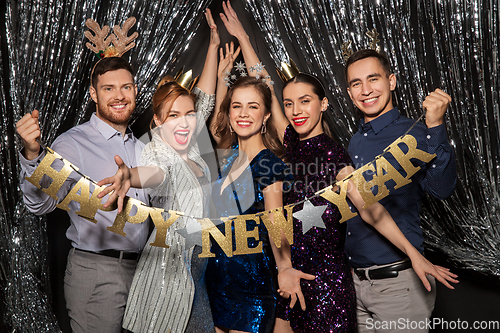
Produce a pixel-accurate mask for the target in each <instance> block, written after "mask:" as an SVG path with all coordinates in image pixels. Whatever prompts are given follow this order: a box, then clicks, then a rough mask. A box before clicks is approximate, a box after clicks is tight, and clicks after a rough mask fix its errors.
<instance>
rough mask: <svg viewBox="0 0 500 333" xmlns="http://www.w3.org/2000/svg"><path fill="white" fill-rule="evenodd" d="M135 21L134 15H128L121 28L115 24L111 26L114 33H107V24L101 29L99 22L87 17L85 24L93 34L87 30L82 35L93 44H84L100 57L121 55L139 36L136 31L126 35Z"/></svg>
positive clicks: (132, 45)
mask: <svg viewBox="0 0 500 333" xmlns="http://www.w3.org/2000/svg"><path fill="white" fill-rule="evenodd" d="M135 22H136V19H135V17H129V18H128V19H127V20H126V21H125V22H124V23H123V28H120V26H118V25H115V26H114V27H113V32H114V34H110V35H108V34H109V30H110V28H109V26H107V25H105V26H103V27H102V29H101V27H100V26H99V23H97V22H96V21H94V20H93V19H87V21H85V25H86V26H87V27H88V28H89V29H90V30H91V31H92V32H93V33H94V34H92V33H91V32H90V31H88V30H87V31H85V33H84V35H85V37H87V38H88V40H89V41H90V42H92V43H94V44H92V43H90V42H87V43H86V44H85V45H86V46H87V47H88V48H89V49H90V50H91V51H93V52H94V53H95V54H96V55H97V56H98V57H99V58H100V59H102V58H106V57H121V56H122V55H123V54H124V53H125V52H127V51H128V50H130V49H131V48H133V47H134V46H135V42H134V40H135V39H136V38H137V37H138V36H139V33H137V31H136V32H134V33H133V34H132V35H130V36H127V34H128V31H129V30H130V28H132V27H133V26H134V24H135ZM111 43H113V45H112V46H110V44H111Z"/></svg>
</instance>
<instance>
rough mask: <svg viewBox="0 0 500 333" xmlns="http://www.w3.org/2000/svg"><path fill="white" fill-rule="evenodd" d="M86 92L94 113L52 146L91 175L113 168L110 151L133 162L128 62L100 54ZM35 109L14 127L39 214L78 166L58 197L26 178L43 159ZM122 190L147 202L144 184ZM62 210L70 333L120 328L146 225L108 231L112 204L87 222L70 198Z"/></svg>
mask: <svg viewBox="0 0 500 333" xmlns="http://www.w3.org/2000/svg"><path fill="white" fill-rule="evenodd" d="M90 95H91V97H92V99H93V100H94V102H95V103H96V113H94V114H93V115H92V117H91V118H90V121H88V122H86V123H84V124H81V125H78V126H76V127H73V128H72V129H70V130H69V131H67V132H65V133H63V134H62V135H60V136H59V137H57V138H56V140H55V141H54V143H53V144H52V149H54V151H55V152H57V153H58V154H60V155H61V156H62V157H63V158H65V159H66V160H68V161H69V162H71V163H72V164H74V165H75V166H77V167H78V168H79V170H80V172H81V173H83V174H84V175H86V176H89V177H90V178H91V179H93V180H96V181H97V180H100V179H102V178H104V177H107V176H109V175H110V174H114V173H115V172H116V169H117V167H116V164H115V161H114V156H115V155H116V154H118V155H120V156H121V157H122V158H123V160H124V163H126V164H127V165H129V166H131V167H134V166H137V163H138V161H139V156H140V152H141V151H142V148H143V147H144V145H143V144H142V143H141V142H140V141H139V140H137V139H136V138H135V137H134V135H133V134H132V132H131V130H130V128H129V127H128V121H129V119H130V116H131V115H132V113H133V112H134V109H135V97H136V95H137V87H136V85H135V82H134V74H133V70H132V67H131V66H130V64H129V63H128V62H127V61H126V60H124V59H122V58H119V57H111V58H104V59H102V60H100V61H99V62H98V63H97V64H96V65H95V67H94V70H93V73H92V77H91V87H90ZM38 115H39V113H38V111H37V110H35V111H33V112H32V113H31V114H29V113H28V114H26V115H25V116H24V117H23V118H22V119H21V120H19V121H18V122H17V124H16V127H17V132H18V133H19V135H20V136H21V138H22V142H23V146H24V148H23V150H22V151H21V153H20V154H19V158H20V162H21V176H20V178H21V190H22V191H23V199H24V202H25V203H26V205H27V207H28V208H29V210H30V211H31V212H33V213H35V214H37V215H42V214H46V213H49V212H51V211H53V210H54V209H55V208H56V204H58V203H60V202H61V201H62V200H63V199H64V198H65V196H66V195H67V194H68V192H69V191H70V189H71V188H72V187H73V186H74V185H75V184H76V183H77V182H78V180H79V179H80V178H81V176H80V175H79V174H77V173H76V172H72V173H71V174H70V175H69V177H68V178H67V179H66V181H65V182H64V184H63V185H62V186H61V188H60V189H59V191H58V192H57V198H58V200H56V199H54V198H53V197H52V196H49V195H48V194H47V193H45V192H43V191H42V190H41V189H38V188H37V187H35V186H34V185H33V184H31V183H30V182H28V181H27V180H26V179H25V177H27V176H31V175H32V174H33V172H34V171H35V169H36V167H37V166H38V164H39V163H40V162H41V161H42V159H43V158H44V157H45V152H44V151H41V149H40V144H39V143H38V141H37V139H39V138H40V127H39V124H38ZM56 164H57V165H56ZM61 167H62V162H61V161H60V160H55V162H54V165H53V168H54V169H56V170H59V168H61ZM49 181H50V179H48V177H46V176H44V178H42V180H41V186H42V187H43V188H46V187H47V186H48V185H49ZM90 191H91V192H92V191H93V185H91V187H90ZM82 195H83V190H82ZM127 196H129V197H131V198H134V199H137V200H140V201H142V202H144V203H146V204H147V203H148V199H147V196H146V194H145V192H144V191H143V190H137V189H130V190H129V191H128V192H127ZM68 208H69V209H70V210H69V212H68V214H69V216H70V219H71V225H70V227H69V228H68V230H67V232H66V237H67V238H68V239H69V240H71V244H72V246H73V249H71V250H70V253H69V255H68V263H67V266H66V273H65V277H64V296H65V299H66V307H67V308H68V314H69V316H70V323H71V329H72V331H73V332H85V333H93V332H117V333H119V332H121V331H122V320H123V313H124V310H125V305H126V303H127V296H128V292H129V289H130V285H131V283H132V278H133V275H134V272H135V268H136V266H137V258H138V256H139V252H140V251H141V250H142V248H143V247H144V244H145V243H146V240H147V237H148V232H149V226H148V223H147V222H144V223H141V224H131V223H127V224H126V225H125V227H124V229H123V231H124V232H125V233H126V237H123V236H121V235H118V234H116V233H113V232H111V231H108V230H107V227H110V226H111V225H113V222H114V220H115V218H116V215H117V210H116V209H115V210H111V211H109V210H108V211H104V210H97V212H96V214H95V217H94V219H95V220H94V221H90V220H88V219H86V218H83V217H81V216H80V215H78V214H77V213H78V211H79V210H80V204H79V203H77V202H76V201H71V202H70V203H69V204H68Z"/></svg>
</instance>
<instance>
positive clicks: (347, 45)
mask: <svg viewBox="0 0 500 333" xmlns="http://www.w3.org/2000/svg"><path fill="white" fill-rule="evenodd" d="M365 35H366V36H368V37H369V38H370V39H371V42H370V44H369V47H370V49H372V50H374V51H377V52H380V45H378V43H379V42H380V39H378V36H379V34H378V32H377V29H375V28H373V29H372V30H368V31H367V32H366V33H365ZM352 53H353V52H352V47H351V41H347V42H344V43H342V56H343V57H344V61H347V59H349V57H350V56H351V55H352Z"/></svg>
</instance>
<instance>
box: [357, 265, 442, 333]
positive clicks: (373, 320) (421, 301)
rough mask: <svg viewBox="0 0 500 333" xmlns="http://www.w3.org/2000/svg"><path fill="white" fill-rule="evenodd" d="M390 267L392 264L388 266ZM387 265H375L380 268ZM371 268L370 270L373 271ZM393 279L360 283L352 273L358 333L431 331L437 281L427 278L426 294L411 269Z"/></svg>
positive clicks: (430, 277) (401, 272)
mask: <svg viewBox="0 0 500 333" xmlns="http://www.w3.org/2000/svg"><path fill="white" fill-rule="evenodd" d="M389 265H390V264H389ZM384 266H387V265H381V266H373V267H370V268H379V267H384ZM370 268H368V269H370ZM398 273H399V274H398V276H397V277H394V278H386V279H379V280H370V279H369V278H368V280H363V281H361V280H360V279H359V277H358V276H357V275H356V274H353V278H354V286H355V287H356V298H357V316H358V332H360V333H365V332H370V333H374V332H384V333H386V332H398V333H405V332H408V333H409V332H411V333H415V332H428V331H429V325H430V322H429V318H430V316H431V314H432V310H433V309H434V301H435V300H436V282H435V279H434V277H432V276H430V275H428V276H427V278H428V280H429V282H430V283H431V291H430V292H429V291H427V290H426V289H425V287H424V285H423V284H422V281H421V280H420V279H419V277H418V276H417V274H415V271H414V270H413V269H412V268H409V269H406V270H403V271H400V272H398Z"/></svg>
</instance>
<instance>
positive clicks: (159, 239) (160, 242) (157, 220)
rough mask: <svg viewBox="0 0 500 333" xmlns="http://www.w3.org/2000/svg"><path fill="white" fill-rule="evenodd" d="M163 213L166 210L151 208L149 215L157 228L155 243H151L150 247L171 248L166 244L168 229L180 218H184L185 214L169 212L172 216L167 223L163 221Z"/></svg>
mask: <svg viewBox="0 0 500 333" xmlns="http://www.w3.org/2000/svg"><path fill="white" fill-rule="evenodd" d="M163 212H164V210H163V209H161V208H151V210H150V211H149V214H150V215H151V219H152V220H153V223H154V224H155V227H156V237H155V241H154V242H153V243H149V245H151V246H158V247H165V248H169V246H168V245H167V243H166V242H165V240H166V238H167V232H168V228H169V227H170V226H171V225H172V224H174V222H175V221H177V219H178V218H179V216H182V215H183V214H182V213H181V212H176V211H174V210H169V211H168V213H169V214H170V216H169V217H168V219H167V220H166V221H165V220H164V219H163V216H162V215H161V213H163Z"/></svg>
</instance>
